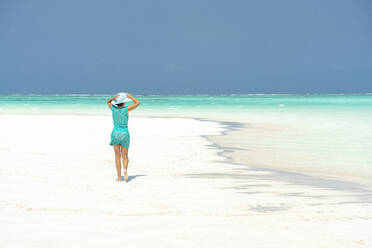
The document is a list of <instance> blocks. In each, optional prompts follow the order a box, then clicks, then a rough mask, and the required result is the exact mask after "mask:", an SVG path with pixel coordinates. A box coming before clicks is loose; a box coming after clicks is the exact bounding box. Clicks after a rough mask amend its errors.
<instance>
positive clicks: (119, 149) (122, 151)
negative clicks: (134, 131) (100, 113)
mask: <svg viewBox="0 0 372 248" xmlns="http://www.w3.org/2000/svg"><path fill="white" fill-rule="evenodd" d="M130 100H132V101H133V102H134V104H132V105H129V106H125V103H126V102H129V101H130ZM107 105H108V106H109V108H110V109H111V111H112V119H113V122H114V129H113V130H112V132H111V142H110V145H112V146H114V151H115V164H116V172H117V174H118V178H117V181H118V182H121V181H122V180H121V159H122V160H123V167H124V179H125V181H128V163H129V159H128V149H129V143H130V136H129V131H128V113H129V112H130V111H132V110H133V109H135V108H137V107H138V105H140V102H139V101H138V100H137V99H136V98H134V97H133V96H132V95H131V94H129V93H119V94H118V95H116V96H114V97H112V98H110V99H109V100H108V101H107Z"/></svg>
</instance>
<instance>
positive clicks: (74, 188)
mask: <svg viewBox="0 0 372 248" xmlns="http://www.w3.org/2000/svg"><path fill="white" fill-rule="evenodd" d="M129 125H130V132H131V147H130V150H129V161H130V162H129V181H128V182H120V183H119V182H116V181H115V166H114V152H113V149H112V147H110V146H109V135H110V132H111V128H112V121H111V116H79V115H0V127H1V131H0V247H2V248H3V247H4V248H14V247H27V248H31V247H37V248H43V247H48V248H50V247H70V248H73V247H113V246H118V247H136V248H137V247H138V248H140V247H276V248H277V247H285V248H288V247H293V248H298V247H301V248H307V247H317V248H321V247H324V248H330V247H337V248H342V247H345V248H352V247H372V232H371V230H372V188H371V187H369V186H365V185H361V184H356V183H352V182H347V181H342V180H338V179H337V180H336V179H327V178H323V177H322V178H321V177H314V176H309V175H305V174H300V173H290V172H284V171H280V170H273V169H264V168H263V167H262V166H261V167H260V168H258V167H253V166H252V165H250V164H237V163H235V162H233V160H231V159H229V158H228V157H226V154H228V150H229V148H228V146H233V145H234V144H233V142H234V141H233V140H232V139H231V138H230V139H229V140H228V142H226V143H225V144H226V145H225V147H224V137H227V136H226V135H223V134H226V132H229V130H230V128H229V127H228V126H226V125H223V124H221V123H219V122H213V121H202V120H197V119H187V118H145V117H133V118H131V119H130V124H129ZM212 141H216V142H217V141H218V145H217V144H215V143H213V142H212ZM223 155H225V156H223ZM253 155H254V154H252V156H253ZM234 161H235V160H234ZM241 161H247V160H246V159H244V158H242V159H241Z"/></svg>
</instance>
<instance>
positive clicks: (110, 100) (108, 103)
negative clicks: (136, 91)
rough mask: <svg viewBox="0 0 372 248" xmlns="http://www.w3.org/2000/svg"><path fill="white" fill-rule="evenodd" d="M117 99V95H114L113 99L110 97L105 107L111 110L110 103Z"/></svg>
mask: <svg viewBox="0 0 372 248" xmlns="http://www.w3.org/2000/svg"><path fill="white" fill-rule="evenodd" d="M118 97H119V95H116V96H114V97H111V98H110V99H108V101H107V105H108V107H109V108H110V109H111V108H112V103H111V102H112V101H113V100H115V99H116V98H118Z"/></svg>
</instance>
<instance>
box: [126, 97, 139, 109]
mask: <svg viewBox="0 0 372 248" xmlns="http://www.w3.org/2000/svg"><path fill="white" fill-rule="evenodd" d="M127 97H128V98H129V99H130V100H132V101H133V102H134V104H131V105H129V106H128V107H127V109H128V112H129V111H131V110H133V109H135V108H137V107H138V105H140V104H141V102H140V101H138V100H137V99H136V98H134V97H133V96H132V95H131V94H129V93H128V94H127Z"/></svg>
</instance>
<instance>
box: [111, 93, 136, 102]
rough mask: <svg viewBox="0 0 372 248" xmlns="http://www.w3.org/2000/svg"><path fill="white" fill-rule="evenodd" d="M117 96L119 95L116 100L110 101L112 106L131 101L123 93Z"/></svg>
mask: <svg viewBox="0 0 372 248" xmlns="http://www.w3.org/2000/svg"><path fill="white" fill-rule="evenodd" d="M117 95H119V97H118V98H116V99H114V100H113V101H112V104H115V105H118V104H120V103H123V102H130V101H132V100H130V99H129V98H128V96H127V93H125V92H120V93H118V94H117Z"/></svg>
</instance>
